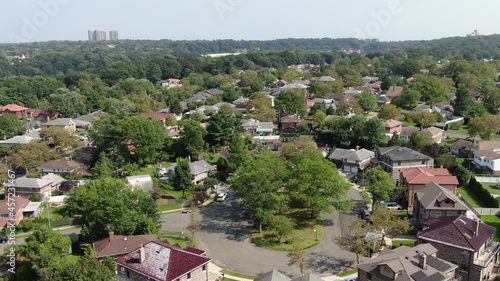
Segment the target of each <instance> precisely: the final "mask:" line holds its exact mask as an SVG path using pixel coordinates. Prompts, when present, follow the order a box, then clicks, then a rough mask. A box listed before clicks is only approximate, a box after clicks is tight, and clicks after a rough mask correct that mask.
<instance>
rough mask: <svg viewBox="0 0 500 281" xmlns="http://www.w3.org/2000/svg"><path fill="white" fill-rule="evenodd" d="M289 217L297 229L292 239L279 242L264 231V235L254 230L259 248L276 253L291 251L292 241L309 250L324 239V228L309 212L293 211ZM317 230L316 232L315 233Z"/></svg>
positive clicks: (272, 234)
mask: <svg viewBox="0 0 500 281" xmlns="http://www.w3.org/2000/svg"><path fill="white" fill-rule="evenodd" d="M287 217H289V218H291V219H292V220H293V222H294V223H295V228H294V230H293V233H292V234H291V235H290V237H288V238H285V239H282V241H281V242H280V241H278V239H277V237H276V235H275V234H274V233H272V232H270V231H267V230H265V229H264V231H263V232H262V233H259V231H258V230H254V231H253V233H252V242H253V243H254V244H255V245H256V246H257V247H261V248H265V249H269V250H275V251H285V252H288V251H291V250H292V245H293V243H292V241H298V242H300V243H301V244H302V245H303V246H304V248H306V249H308V248H311V247H314V246H316V245H318V244H319V243H320V242H321V240H322V239H323V227H322V226H321V224H320V223H319V221H318V220H317V219H311V218H310V213H309V210H306V209H292V210H291V211H290V212H289V213H288V214H287ZM315 230H316V231H315Z"/></svg>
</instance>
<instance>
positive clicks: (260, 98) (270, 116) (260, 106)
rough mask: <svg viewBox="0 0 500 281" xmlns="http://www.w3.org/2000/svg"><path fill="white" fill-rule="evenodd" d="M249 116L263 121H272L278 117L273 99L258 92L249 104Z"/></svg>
mask: <svg viewBox="0 0 500 281" xmlns="http://www.w3.org/2000/svg"><path fill="white" fill-rule="evenodd" d="M247 111H248V116H249V117H250V118H253V119H256V120H259V121H261V122H272V121H273V120H274V118H276V110H274V108H273V107H272V101H271V100H270V99H269V98H268V97H266V95H265V94H263V93H256V94H254V95H253V96H252V97H251V98H250V102H249V103H248V105H247Z"/></svg>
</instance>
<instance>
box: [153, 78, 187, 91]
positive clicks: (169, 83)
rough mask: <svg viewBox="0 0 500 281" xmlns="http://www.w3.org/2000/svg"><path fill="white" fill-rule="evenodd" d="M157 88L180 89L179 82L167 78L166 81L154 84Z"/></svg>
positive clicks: (178, 80)
mask: <svg viewBox="0 0 500 281" xmlns="http://www.w3.org/2000/svg"><path fill="white" fill-rule="evenodd" d="M156 86H158V87H166V88H167V89H171V88H177V87H182V84H181V80H180V79H175V78H169V79H166V80H160V81H158V82H156Z"/></svg>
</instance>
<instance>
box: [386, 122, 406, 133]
mask: <svg viewBox="0 0 500 281" xmlns="http://www.w3.org/2000/svg"><path fill="white" fill-rule="evenodd" d="M382 124H383V125H384V128H385V133H386V134H390V135H393V134H395V133H397V134H401V130H402V128H403V123H401V122H399V121H398V120H394V119H389V120H386V121H384V122H383V123H382Z"/></svg>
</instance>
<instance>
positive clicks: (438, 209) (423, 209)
mask: <svg viewBox="0 0 500 281" xmlns="http://www.w3.org/2000/svg"><path fill="white" fill-rule="evenodd" d="M414 198H415V199H414V202H415V205H414V207H413V217H414V218H416V219H417V220H418V221H419V222H420V223H422V222H423V221H425V220H427V219H429V218H442V217H448V216H456V215H466V213H467V211H468V210H469V208H467V206H466V205H465V204H464V203H463V202H462V200H460V198H458V196H457V195H455V194H454V193H452V192H451V191H450V190H448V189H446V188H444V187H442V186H440V185H439V184H437V183H435V182H431V183H428V184H427V185H426V187H425V188H423V189H419V190H417V191H416V192H415V195H414Z"/></svg>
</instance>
